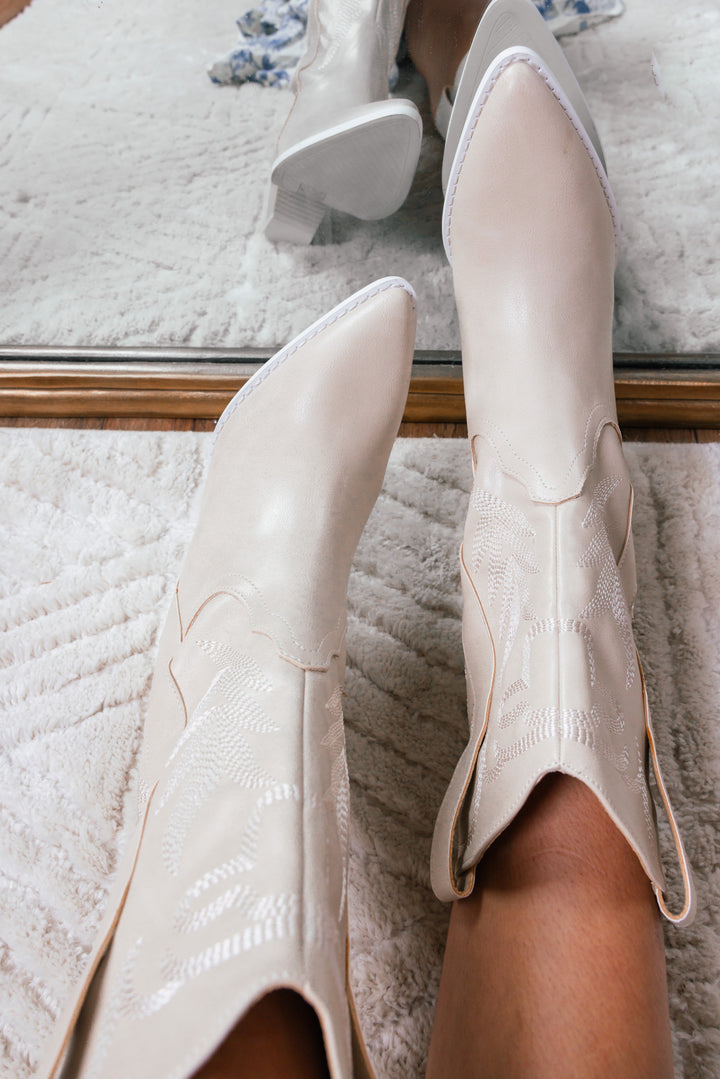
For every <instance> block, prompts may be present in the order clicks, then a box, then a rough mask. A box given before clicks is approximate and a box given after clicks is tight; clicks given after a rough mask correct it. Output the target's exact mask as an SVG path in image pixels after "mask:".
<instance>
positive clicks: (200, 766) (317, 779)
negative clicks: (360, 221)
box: [37, 278, 415, 1079]
mask: <svg viewBox="0 0 720 1079" xmlns="http://www.w3.org/2000/svg"><path fill="white" fill-rule="evenodd" d="M414 331H415V304H414V296H413V293H412V290H411V289H410V287H409V286H408V285H407V284H406V283H405V282H403V281H402V280H400V279H399V278H386V279H384V280H382V281H379V282H376V283H375V284H374V285H372V286H370V287H369V288H367V289H365V290H364V291H363V292H360V293H358V294H357V295H355V296H353V297H352V298H351V299H350V300H348V301H347V302H346V303H344V304H342V305H341V306H340V307H338V308H335V310H334V311H332V312H331V313H330V314H329V315H327V316H326V317H325V318H324V319H321V320H320V321H319V322H318V323H316V324H315V325H314V326H312V327H311V328H310V329H309V330H308V331H306V333H304V334H302V335H301V336H300V337H298V338H296V339H295V340H294V341H293V342H292V343H291V344H290V345H288V346H287V348H285V349H283V350H282V351H281V352H280V353H278V355H277V356H275V357H274V359H272V360H270V361H269V362H268V363H267V364H266V365H265V366H264V367H263V368H262V369H261V370H260V371H259V372H258V374H256V375H255V376H254V378H253V379H251V381H250V382H249V383H248V384H247V385H246V386H245V387H244V389H243V390H241V391H240V393H239V394H238V395H237V396H236V397H235V398H234V400H233V401H232V402H231V404H230V405H229V406H228V408H227V409H226V410H225V412H224V414H223V416H222V417H221V419H220V422H219V424H218V429H217V434H216V441H215V445H214V449H213V453H212V458H211V461H210V465H209V471H208V475H207V479H206V483H205V488H204V492H203V499H202V504H201V509H200V514H199V520H198V524H197V529H196V531H195V535H194V538H193V540H192V542H191V544H190V547H189V550H188V552H187V556H186V559H185V562H184V565H183V568H182V571H181V573H180V578H179V581H178V585H177V590H176V595H175V597H174V600H173V604H172V607H171V610H170V614H169V616H168V620H167V623H166V625H165V628H164V630H163V633H162V636H161V640H160V645H159V652H158V660H157V667H156V672H155V677H154V680H153V686H152V693H151V699H150V704H149V710H148V716H147V721H146V729H145V741H144V747H143V751H142V758H141V762H140V766H139V774H140V780H139V785H138V795H139V805H138V827H137V831H136V834H135V836H134V837H133V838H132V839H131V840H130V841H129V843H128V845H127V848H126V851H125V855H124V858H123V861H122V864H121V866H120V868H119V870H118V874H117V879H116V885H115V888H114V891H113V893H112V896H111V898H110V903H109V905H108V909H107V912H106V915H105V918H104V921H103V924H102V927H101V932H100V934H99V938H98V943H97V946H96V948H95V950H94V952H93V954H92V956H91V959H90V963H89V966H88V970H87V975H86V977H85V979H84V981H83V983H82V984H81V985H80V986H79V987H78V990H77V992H76V994H75V997H74V999H73V1000H72V1001H71V1002H70V1003H69V1006H68V1008H67V1009H66V1012H65V1014H64V1015H63V1016H62V1017H61V1019H60V1021H59V1023H58V1025H57V1030H56V1033H55V1036H54V1037H53V1038H52V1042H51V1044H50V1045H49V1046H48V1050H47V1055H46V1058H45V1061H44V1063H43V1064H42V1065H41V1067H40V1069H39V1071H38V1073H37V1074H38V1076H40V1077H48V1076H56V1075H59V1074H62V1076H63V1077H64V1079H80V1077H82V1079H90V1077H97V1079H128V1077H132V1079H164V1077H167V1079H170V1077H172V1079H181V1077H185V1076H191V1075H192V1074H193V1073H194V1072H195V1070H196V1069H197V1068H198V1067H199V1065H200V1064H201V1063H202V1062H203V1061H204V1060H206V1058H208V1057H209V1056H210V1055H212V1053H213V1052H214V1050H215V1049H216V1048H217V1046H218V1045H219V1044H220V1043H221V1042H222V1041H223V1039H224V1038H225V1037H226V1035H227V1034H228V1032H229V1031H230V1030H231V1029H232V1028H233V1027H234V1025H235V1024H236V1022H237V1021H238V1019H240V1018H241V1017H242V1015H243V1014H244V1013H245V1012H246V1010H247V1009H248V1008H249V1007H250V1006H251V1005H252V1004H253V1003H254V1002H256V1001H257V1000H258V999H260V998H261V997H262V996H263V995H265V994H266V993H268V992H269V991H270V990H272V989H275V988H279V987H289V988H291V989H294V990H296V991H297V992H298V993H299V994H300V995H301V996H302V997H304V998H305V1000H307V1001H308V1002H309V1003H310V1004H311V1005H312V1007H313V1008H314V1009H315V1011H316V1013H317V1015H318V1018H319V1021H320V1025H321V1028H322V1032H323V1035H324V1041H325V1047H326V1051H327V1058H328V1063H329V1070H330V1075H331V1076H332V1077H333V1079H350V1077H351V1076H352V1074H353V1063H352V1056H353V1051H352V1049H351V1005H350V1002H349V994H348V986H347V981H346V977H347V975H346V962H347V957H346V951H347V889H346V880H347V845H348V814H349V788H348V778H347V767H346V761H345V742H344V733H343V722H342V699H341V697H342V681H343V673H344V647H345V646H344V641H345V597H346V589H347V581H348V575H349V571H350V563H351V560H352V558H353V554H354V551H355V547H356V545H357V541H358V539H359V537H360V533H361V531H362V529H363V527H364V525H365V521H366V519H367V516H368V514H369V513H370V510H371V509H372V506H373V504H374V502H375V499H376V497H377V495H378V493H379V491H380V487H381V484H382V480H383V476H384V473H385V466H386V463H387V459H388V456H389V453H390V450H391V448H392V444H393V441H394V438H395V434H396V432H397V428H398V424H399V423H400V419H401V417H402V413H403V408H404V404H405V400H406V396H407V389H408V380H409V373H410V367H411V363H412V353H413V343H414ZM356 1042H358V1044H357V1046H356V1053H355V1055H356V1061H357V1064H356V1071H355V1074H356V1075H359V1074H366V1073H369V1070H370V1069H369V1065H367V1062H366V1061H365V1063H363V1061H364V1057H363V1051H362V1049H361V1047H360V1044H359V1040H358V1039H356ZM63 1057H65V1058H66V1062H65V1067H64V1070H62V1065H61V1062H62V1060H63Z"/></svg>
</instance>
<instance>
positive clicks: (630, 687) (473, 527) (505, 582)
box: [432, 48, 694, 922]
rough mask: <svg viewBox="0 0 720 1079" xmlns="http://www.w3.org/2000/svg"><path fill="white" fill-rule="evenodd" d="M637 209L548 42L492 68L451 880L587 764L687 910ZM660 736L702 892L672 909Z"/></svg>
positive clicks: (459, 256)
mask: <svg viewBox="0 0 720 1079" xmlns="http://www.w3.org/2000/svg"><path fill="white" fill-rule="evenodd" d="M615 217H616V214H615V207H614V203H613V200H612V195H611V192H610V188H609V186H608V183H607V178H606V176H605V172H604V169H603V168H602V165H601V163H600V160H599V158H598V155H597V153H596V151H595V149H594V147H593V144H592V141H591V140H590V138H589V137H588V135H587V133H586V132H585V131H584V129H583V127H582V125H581V124H580V121H579V120H578V118H577V115H576V113H575V111H574V109H573V108H572V105H571V104H570V102H569V101H568V99H567V97H566V96H565V95H564V93H563V91H562V89H561V87H560V86H559V84H558V82H557V80H556V79H555V78H554V75H553V73H552V72H551V71H549V69H548V68H547V67H546V66H545V65H544V63H543V61H542V60H541V59H540V57H539V56H537V54H535V53H534V52H532V51H530V50H528V49H524V48H509V49H507V50H506V51H504V52H502V53H500V55H499V56H498V57H496V58H495V59H494V61H493V63H492V64H491V66H490V68H489V70H488V71H487V73H486V74H485V76H484V77H483V78H482V80H480V84H479V87H478V89H477V93H476V95H475V99H474V102H473V104H472V107H471V109H470V112H469V115H468V117H467V120H466V123H465V126H464V131H463V133H462V137H461V138H460V141H459V146H458V151H457V155H456V157H455V161H454V164H453V167H452V170H451V173H450V178H449V183H448V189H447V196H446V203H445V215H444V225H445V244H446V250H447V251H448V255H449V257H451V260H452V267H453V277H454V282H455V295H456V299H457V306H458V313H459V317H460V327H461V334H462V348H463V372H464V383H465V396H466V405H467V417H468V429H469V435H470V439H471V446H472V454H473V465H474V472H475V479H474V486H473V490H472V495H471V499H470V508H469V511H468V516H467V522H466V526H465V532H464V539H463V545H462V549H461V568H462V580H463V592H464V613H463V639H464V648H465V656H466V668H467V681H468V696H469V713H470V740H469V742H468V745H467V748H466V749H465V751H464V752H463V754H462V756H461V759H460V761H459V763H458V766H457V769H456V771H455V774H454V776H453V779H452V782H451V785H450V789H449V791H448V793H447V795H446V797H445V800H444V802H443V804H442V807H441V810H440V814H439V817H438V821H437V826H436V830H435V837H434V843H433V854H432V876H433V885H434V888H435V891H436V893H437V894H438V896H439V897H440V898H441V899H444V900H451V899H455V898H458V897H461V896H464V895H467V894H469V892H470V891H471V890H472V887H473V883H474V873H475V866H476V865H477V863H478V861H479V860H480V859H481V858H482V856H483V854H484V852H485V851H486V850H487V848H488V847H489V845H490V844H491V843H492V842H493V840H494V839H495V838H496V837H497V836H498V835H499V834H500V832H502V831H503V829H504V828H506V827H507V826H508V824H509V823H510V822H511V821H512V819H513V818H514V817H515V815H516V814H517V812H518V811H519V809H520V808H521V807H522V805H523V803H524V802H525V800H526V798H527V797H528V795H529V794H530V792H531V790H532V789H533V787H534V786H535V785H536V784H537V783H538V782H539V780H540V779H541V778H542V777H543V776H544V775H546V774H547V773H549V772H563V773H566V774H567V775H570V776H574V777H576V778H578V779H580V780H582V781H583V782H584V783H585V784H587V786H588V787H589V788H590V789H591V790H592V791H594V792H595V794H596V795H597V797H598V798H599V799H600V801H601V803H602V805H603V806H604V807H605V809H606V810H607V812H608V814H609V815H610V817H611V818H612V820H613V821H614V822H615V824H616V825H617V827H618V828H619V829H620V831H621V832H622V833H623V835H624V836H625V837H626V839H627V841H628V842H629V843H630V845H631V847H632V848H633V850H634V851H635V853H636V854H637V856H638V858H639V860H640V862H641V864H642V866H643V868H644V870H645V872H646V873H647V875H648V877H649V878H650V880H651V881H652V885H653V888H654V890H655V893H656V896H657V899H658V903H659V905H660V907H661V909H662V910H663V912H664V913H665V914H666V915H667V916H668V917H670V918H672V919H673V920H674V921H677V922H685V921H687V920H689V919H690V917H691V916H692V912H693V903H694V898H693V889H692V881H691V877H690V871H689V867H688V865H687V860H686V858H685V853H684V850H683V847H682V843H681V841H680V837H679V834H678V831H677V827H676V825H675V821H674V818H673V815H672V811H671V810H670V806H669V804H668V802H667V796H666V794H665V789H664V786H663V783H662V779H661V776H660V773H659V768H658V763H657V758H656V755H655V746H654V740H653V734H652V727H651V723H650V715H649V711H648V703H647V696H646V693H645V687H644V683H643V675H642V671H641V668H640V664H639V661H638V657H637V653H636V650H635V644H634V641H633V634H632V628H631V611H632V605H633V600H634V596H635V588H636V584H635V566H634V555H633V542H632V534H631V531H630V518H631V511H632V488H631V486H630V481H629V478H628V471H627V467H626V464H625V461H624V458H623V452H622V445H621V439H620V433H619V429H618V426H617V414H616V409H615V395H614V384H613V371H612V340H611V331H612V308H613V268H614V257H615ZM648 747H649V750H650V754H651V756H652V760H653V764H654V766H655V772H656V777H657V782H658V787H659V789H660V793H661V795H662V798H663V800H664V801H665V806H666V809H667V811H668V814H669V817H670V821H671V825H672V828H673V832H674V836H675V841H676V845H677V850H678V855H679V858H680V862H681V866H682V871H683V876H684V882H685V890H686V897H685V903H684V906H683V908H682V909H681V910H680V912H679V913H678V914H671V913H670V912H669V910H668V907H667V904H666V901H665V899H664V897H663V890H664V888H665V879H664V874H663V869H662V866H661V863H660V857H659V853H658V846H657V837H656V828H655V811H654V806H653V803H652V801H651V798H650V793H649V789H648V781H647V758H648Z"/></svg>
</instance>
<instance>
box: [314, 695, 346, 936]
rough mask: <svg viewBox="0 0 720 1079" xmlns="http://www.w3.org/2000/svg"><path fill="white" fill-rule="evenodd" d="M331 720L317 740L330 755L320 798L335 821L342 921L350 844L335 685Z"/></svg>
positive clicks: (330, 703)
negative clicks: (326, 729) (320, 738)
mask: <svg viewBox="0 0 720 1079" xmlns="http://www.w3.org/2000/svg"><path fill="white" fill-rule="evenodd" d="M325 707H326V709H327V711H328V712H329V713H330V715H331V716H332V719H333V723H332V725H331V726H330V728H329V729H328V732H327V734H326V735H325V737H324V738H323V739H322V740H321V742H320V745H321V746H324V747H325V749H327V751H328V752H329V754H330V758H331V761H332V763H331V766H330V786H329V788H328V789H327V791H326V792H325V794H324V796H323V801H324V802H327V803H328V804H329V805H330V807H331V809H332V811H333V814H334V817H335V820H336V821H337V834H338V840H339V845H340V856H341V858H342V893H341V896H340V909H339V911H338V918H339V919H340V920H342V919H343V917H344V913H345V900H346V895H347V873H348V848H349V842H350V836H349V832H350V777H349V776H348V767H347V756H346V754H345V725H344V723H343V710H342V686H338V687H337V688H336V689H335V690H334V691H333V693H332V694H331V695H330V699H329V700H328V702H327V704H326V705H325Z"/></svg>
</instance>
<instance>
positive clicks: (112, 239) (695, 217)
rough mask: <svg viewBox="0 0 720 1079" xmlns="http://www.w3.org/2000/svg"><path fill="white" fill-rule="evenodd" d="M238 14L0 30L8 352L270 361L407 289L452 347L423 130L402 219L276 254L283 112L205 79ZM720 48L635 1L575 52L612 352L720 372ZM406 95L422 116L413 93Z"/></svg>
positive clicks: (434, 160) (1, 269)
mask: <svg viewBox="0 0 720 1079" xmlns="http://www.w3.org/2000/svg"><path fill="white" fill-rule="evenodd" d="M242 6H243V4H242V3H238V0H203V2H202V3H197V2H196V0H153V3H147V0H64V2H63V3H62V4H58V3H56V2H55V0H32V3H31V4H30V6H29V7H28V8H27V9H26V10H25V11H24V12H23V13H22V14H21V15H19V16H18V17H17V18H16V19H14V20H12V22H10V23H8V25H7V26H5V27H3V28H2V29H0V279H1V280H2V293H3V303H2V306H1V307H0V344H7V343H16V344H57V345H66V346H72V345H78V344H80V345H82V344H85V345H93V344H97V345H103V344H111V345H112V344H121V345H158V346H162V345H173V344H175V345H180V344H187V345H204V346H210V345H222V346H230V347H240V346H243V345H259V346H265V347H270V346H273V345H276V344H278V343H280V342H283V341H286V340H289V339H290V338H291V337H293V336H294V335H295V334H296V333H298V332H299V331H300V330H301V329H302V328H303V327H304V326H306V325H308V323H309V322H310V321H312V319H313V318H314V317H315V312H317V311H318V310H325V309H327V308H329V307H331V306H333V305H334V304H336V303H338V302H340V301H341V300H342V299H344V298H345V296H347V295H349V294H350V293H352V292H354V291H356V290H357V289H358V288H361V287H362V286H363V285H365V284H366V283H367V282H368V281H371V280H373V279H374V278H378V277H384V276H386V275H388V274H399V275H401V276H403V277H406V278H407V279H408V280H409V281H410V282H411V283H412V284H413V286H414V287H415V289H416V291H417V293H418V300H419V303H418V342H417V343H418V348H456V347H457V346H458V331H457V325H456V321H455V314H454V311H455V308H454V301H453V295H452V282H451V275H450V271H449V269H448V266H447V264H446V260H445V256H444V253H443V250H442V243H441V239H440V214H441V208H442V194H441V191H440V184H439V170H440V160H441V154H442V142H441V140H440V138H439V137H438V136H437V135H436V134H435V133H434V130H433V128H432V124H431V123H430V121H429V118H428V116H427V114H426V115H425V131H426V137H425V140H424V145H423V151H422V157H421V161H420V166H419V169H418V173H417V177H416V180H415V184H414V186H413V189H412V191H411V193H410V196H409V198H408V201H407V203H406V204H405V206H404V207H403V208H402V209H401V210H400V211H399V212H398V213H397V214H395V215H394V216H393V217H392V218H389V219H387V220H386V221H380V222H375V223H365V222H358V221H355V220H353V219H351V218H348V217H344V216H342V215H338V214H335V215H331V216H330V217H329V218H328V219H327V220H326V222H325V224H324V225H323V226H322V228H321V231H320V233H319V235H318V237H317V242H316V243H315V244H313V245H312V246H311V247H307V248H294V247H291V246H289V245H281V246H278V247H274V246H273V245H271V244H270V243H268V242H267V241H266V240H265V238H264V236H263V235H262V225H263V223H264V215H263V205H264V198H265V185H266V182H267V177H268V175H269V166H270V163H271V161H272V159H273V157H274V146H275V140H276V137H277V134H278V132H279V130H280V127H281V125H282V122H283V120H284V118H285V116H286V114H287V111H288V109H289V107H290V102H291V97H290V94H289V92H288V91H281V90H271V89H263V88H261V87H258V86H254V85H253V86H249V85H248V86H244V87H242V88H236V87H218V86H215V85H213V84H212V83H211V82H210V80H209V78H208V76H207V74H206V71H205V68H206V66H207V65H208V64H210V63H211V62H212V61H213V60H215V59H217V58H218V57H219V56H221V55H222V54H224V53H226V52H227V51H228V49H229V48H230V47H231V46H232V45H233V44H234V42H235V39H236V30H235V25H234V21H235V18H236V17H237V15H238V14H239V9H241V8H242ZM246 6H250V3H249V0H248V2H247V5H246ZM719 43H720V8H719V7H718V5H717V3H716V0H685V2H684V3H682V4H678V3H677V2H673V0H628V3H627V10H626V12H625V14H624V15H622V16H621V17H620V18H619V19H615V20H613V21H611V22H609V23H606V24H604V25H602V26H599V27H597V28H594V29H591V30H587V31H585V32H583V33H581V34H579V35H578V36H577V37H574V38H569V39H565V42H564V47H565V49H566V52H567V55H568V58H569V60H570V62H571V64H572V66H573V68H574V69H575V71H576V73H577V75H578V78H579V80H580V82H581V83H582V85H583V88H584V89H585V91H586V93H587V96H588V99H589V103H590V107H591V109H592V111H593V113H594V116H595V120H596V123H597V126H598V129H599V131H600V134H601V137H602V139H603V141H604V144H605V150H606V155H607V159H608V167H609V171H610V178H611V182H612V184H613V187H614V190H615V194H616V197H617V200H618V203H619V208H620V216H621V219H622V222H623V245H622V251H621V255H620V263H619V267H618V274H617V300H618V302H617V311H616V332H615V348H616V349H620V350H631V351H635V350H637V351H651V352H652V351H673V350H677V351H681V352H689V351H696V350H711V351H712V350H714V351H720V319H718V307H717V297H718V295H720V265H719V262H718V252H719V251H720V157H719V156H718V154H717V132H718V130H720V86H719V84H718V64H717V50H718V44H719ZM398 93H402V94H409V95H410V96H415V97H418V100H421V94H422V90H421V87H420V86H419V80H416V84H413V85H410V86H404V85H403V84H401V85H400V87H399V88H398ZM426 113H427V110H426Z"/></svg>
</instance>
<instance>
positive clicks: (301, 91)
mask: <svg viewBox="0 0 720 1079" xmlns="http://www.w3.org/2000/svg"><path fill="white" fill-rule="evenodd" d="M406 6H407V0H335V2H332V0H310V6H309V10H308V41H307V49H306V52H305V55H304V56H303V58H302V60H301V61H300V64H299V66H298V69H297V71H296V73H295V76H294V90H295V100H294V102H293V105H292V108H291V110H290V115H289V116H288V118H287V120H286V122H285V126H284V127H283V129H282V131H281V133H280V138H279V140H278V150H277V157H276V159H275V161H274V163H273V166H272V174H271V180H272V187H271V192H270V205H269V220H268V223H267V225H266V227H265V234H266V236H267V237H268V239H270V240H274V241H289V242H292V243H309V242H310V240H311V239H312V238H313V235H314V234H315V231H316V229H317V227H318V225H319V224H320V222H321V220H322V218H323V216H324V214H325V211H326V210H327V209H328V208H329V207H332V208H333V209H336V210H342V211H344V212H345V213H349V214H352V215H353V216H354V217H358V218H361V219H363V220H366V221H372V220H376V219H379V218H383V217H388V216H389V215H390V214H392V213H394V212H395V210H397V209H398V208H399V207H400V206H401V205H402V204H403V202H404V201H405V199H406V197H407V194H408V191H409V190H410V185H411V184H412V180H413V176H414V175H415V169H416V167H417V161H418V156H419V154H420V143H421V140H422V120H421V118H420V114H419V112H418V110H417V108H416V106H415V105H414V104H413V102H412V101H407V100H404V99H400V98H390V97H389V90H388V77H389V74H390V69H391V67H392V65H393V63H394V62H395V55H396V53H397V48H398V43H399V41H400V35H401V33H402V28H403V23H404V20H405V8H406Z"/></svg>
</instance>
